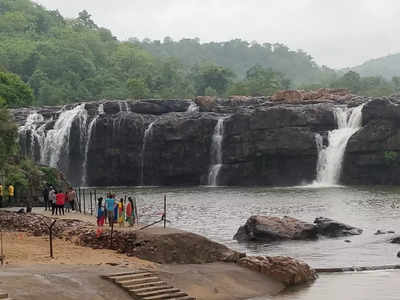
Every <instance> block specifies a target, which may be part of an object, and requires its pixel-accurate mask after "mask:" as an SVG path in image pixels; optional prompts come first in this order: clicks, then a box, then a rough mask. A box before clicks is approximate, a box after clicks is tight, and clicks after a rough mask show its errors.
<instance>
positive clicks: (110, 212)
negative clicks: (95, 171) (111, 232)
mask: <svg viewBox="0 0 400 300" xmlns="http://www.w3.org/2000/svg"><path fill="white" fill-rule="evenodd" d="M106 209H107V218H108V222H109V225H110V226H111V224H113V222H114V198H113V197H112V195H111V194H108V195H107V198H106Z"/></svg>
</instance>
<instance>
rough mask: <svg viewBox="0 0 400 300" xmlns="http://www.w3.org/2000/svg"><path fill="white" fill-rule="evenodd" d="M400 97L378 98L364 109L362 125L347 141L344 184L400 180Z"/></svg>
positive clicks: (387, 182) (395, 181)
mask: <svg viewBox="0 0 400 300" xmlns="http://www.w3.org/2000/svg"><path fill="white" fill-rule="evenodd" d="M398 99H399V98H397V97H393V98H386V99H375V100H372V101H370V102H369V103H367V104H366V105H365V106H364V108H363V127H362V128H361V129H360V130H359V131H358V132H357V133H356V134H355V135H353V136H352V138H351V139H350V140H349V143H348V144H347V149H346V153H345V157H344V163H343V172H342V178H341V181H342V182H343V183H344V184H387V185H388V184H399V183H400V106H399V105H398V102H397V101H398Z"/></svg>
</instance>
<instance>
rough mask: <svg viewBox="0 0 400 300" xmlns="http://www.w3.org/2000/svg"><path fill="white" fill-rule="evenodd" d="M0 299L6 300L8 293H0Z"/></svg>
mask: <svg viewBox="0 0 400 300" xmlns="http://www.w3.org/2000/svg"><path fill="white" fill-rule="evenodd" d="M0 299H8V293H7V292H5V291H0Z"/></svg>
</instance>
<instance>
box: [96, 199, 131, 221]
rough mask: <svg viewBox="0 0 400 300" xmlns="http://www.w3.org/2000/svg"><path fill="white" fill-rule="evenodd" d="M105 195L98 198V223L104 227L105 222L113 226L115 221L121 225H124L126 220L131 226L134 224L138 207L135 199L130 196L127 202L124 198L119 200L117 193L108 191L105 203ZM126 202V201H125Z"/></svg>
mask: <svg viewBox="0 0 400 300" xmlns="http://www.w3.org/2000/svg"><path fill="white" fill-rule="evenodd" d="M103 201H104V199H103V197H100V198H99V199H97V202H98V208H97V225H98V226H99V227H102V226H103V225H104V223H107V221H108V224H109V225H110V226H112V225H113V224H114V223H118V224H119V226H120V227H123V226H124V224H125V222H127V223H128V224H129V226H133V225H134V224H135V222H136V208H135V203H136V202H135V201H134V200H133V199H132V197H128V201H127V202H126V201H125V199H124V198H121V199H120V200H119V201H118V200H117V199H116V197H115V195H113V194H111V193H108V194H107V198H106V200H105V203H104V205H103ZM125 202H126V203H125Z"/></svg>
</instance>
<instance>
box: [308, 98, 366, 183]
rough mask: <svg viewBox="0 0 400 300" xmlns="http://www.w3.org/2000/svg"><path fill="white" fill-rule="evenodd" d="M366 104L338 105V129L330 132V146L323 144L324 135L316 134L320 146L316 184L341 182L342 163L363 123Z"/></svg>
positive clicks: (335, 113)
mask: <svg viewBox="0 0 400 300" xmlns="http://www.w3.org/2000/svg"><path fill="white" fill-rule="evenodd" d="M363 106H364V105H360V106H357V107H354V108H347V107H336V108H335V110H334V115H335V119H336V122H337V127H338V128H337V129H334V130H332V131H330V132H329V133H328V146H323V142H322V137H321V136H320V135H319V134H318V135H316V144H317V148H318V162H317V179H316V181H315V182H314V184H316V185H336V184H338V183H339V180H340V174H341V171H342V163H343V158H344V153H345V151H346V146H347V143H348V141H349V139H350V137H351V136H352V135H353V134H355V133H356V132H357V131H358V130H359V129H360V128H361V125H362V109H363Z"/></svg>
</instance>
